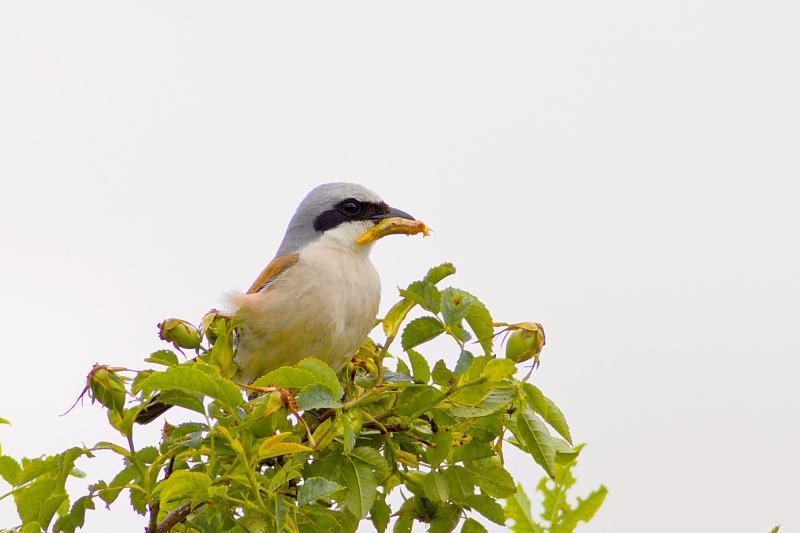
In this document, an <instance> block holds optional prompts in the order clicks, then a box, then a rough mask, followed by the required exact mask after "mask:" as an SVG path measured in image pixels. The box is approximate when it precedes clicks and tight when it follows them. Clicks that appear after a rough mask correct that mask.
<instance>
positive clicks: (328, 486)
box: [297, 477, 344, 505]
mask: <svg viewBox="0 0 800 533" xmlns="http://www.w3.org/2000/svg"><path fill="white" fill-rule="evenodd" d="M343 488H344V487H342V486H341V485H339V484H338V483H336V482H334V481H331V480H329V479H325V478H323V477H310V478H308V479H306V480H305V481H304V482H303V484H302V485H301V486H300V491H299V492H298V493H297V503H299V504H300V505H303V504H304V503H311V502H315V501H317V500H319V499H320V498H324V497H325V496H328V495H329V494H331V493H333V492H336V491H337V490H341V489H343Z"/></svg>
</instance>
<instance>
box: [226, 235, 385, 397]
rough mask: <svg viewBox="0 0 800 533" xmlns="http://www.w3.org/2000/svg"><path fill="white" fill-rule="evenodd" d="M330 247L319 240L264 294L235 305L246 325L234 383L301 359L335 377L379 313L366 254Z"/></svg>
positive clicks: (240, 299) (239, 300)
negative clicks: (322, 364)
mask: <svg viewBox="0 0 800 533" xmlns="http://www.w3.org/2000/svg"><path fill="white" fill-rule="evenodd" d="M362 233H363V231H362ZM326 235H327V233H326ZM331 244H333V243H330V242H325V241H324V240H323V239H321V240H320V241H318V243H315V244H312V245H310V246H308V247H307V248H306V249H304V250H303V251H301V253H300V259H299V261H298V262H297V264H296V265H294V266H293V267H291V268H290V269H289V270H288V271H287V272H286V273H285V274H283V275H281V276H280V277H279V278H277V279H276V280H275V281H274V282H272V283H271V284H270V286H269V288H268V289H267V290H264V291H262V292H260V293H255V294H248V295H240V296H238V297H236V298H234V302H235V303H236V304H237V307H239V308H240V313H241V316H243V317H244V318H245V323H244V325H243V326H242V327H241V328H240V335H239V347H238V356H237V363H238V364H239V367H240V377H239V381H241V382H243V383H250V382H252V381H253V380H255V379H256V378H258V377H259V376H261V375H263V374H266V373H268V372H270V371H272V370H274V369H276V368H279V367H281V366H285V365H292V364H294V363H296V362H297V361H299V360H300V359H303V358H305V357H316V358H318V359H321V360H323V361H325V362H326V363H328V364H329V365H330V366H331V368H333V370H334V371H336V372H338V371H339V370H341V369H342V368H343V367H344V365H346V364H347V362H348V361H349V360H350V359H351V358H352V357H353V354H354V353H355V351H356V350H357V349H358V347H359V346H360V345H361V343H362V342H363V341H364V339H365V338H366V336H367V334H368V333H369V332H370V330H371V329H372V327H373V324H374V322H375V316H376V314H377V313H378V304H379V303H380V293H381V285H380V278H379V276H378V272H377V271H376V270H375V267H374V266H373V264H372V262H371V261H370V260H369V248H368V247H363V248H358V249H355V248H353V247H349V246H331Z"/></svg>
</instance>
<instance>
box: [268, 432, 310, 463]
mask: <svg viewBox="0 0 800 533" xmlns="http://www.w3.org/2000/svg"><path fill="white" fill-rule="evenodd" d="M291 435H292V434H291V433H278V434H277V435H272V436H270V437H267V438H266V439H264V440H263V441H262V442H261V446H259V447H258V459H259V460H261V461H263V460H264V459H269V458H270V457H279V456H281V455H286V454H289V453H297V452H310V451H312V450H311V448H309V447H308V446H303V445H302V444H300V443H297V442H283V441H284V440H285V439H286V438H288V437H291Z"/></svg>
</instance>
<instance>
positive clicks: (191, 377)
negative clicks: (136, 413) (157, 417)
mask: <svg viewBox="0 0 800 533" xmlns="http://www.w3.org/2000/svg"><path fill="white" fill-rule="evenodd" d="M197 366H204V365H197ZM139 389H141V390H161V391H165V390H183V391H189V392H196V393H198V394H202V395H204V396H208V397H210V398H214V399H215V400H218V401H219V402H220V403H221V404H222V405H224V406H225V407H226V408H228V409H230V410H234V409H236V407H238V406H239V405H241V403H242V402H243V398H242V392H241V390H240V389H239V387H237V386H236V385H235V384H234V383H233V382H231V381H227V380H224V379H220V378H212V377H209V376H208V374H206V373H205V372H204V371H202V370H199V369H198V368H195V367H191V366H186V365H180V366H176V367H172V368H169V369H167V370H166V371H165V372H158V373H155V374H152V375H150V376H149V377H148V378H146V379H144V380H142V382H141V383H139Z"/></svg>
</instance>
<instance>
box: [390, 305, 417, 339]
mask: <svg viewBox="0 0 800 533" xmlns="http://www.w3.org/2000/svg"><path fill="white" fill-rule="evenodd" d="M412 307H414V302H413V301H411V300H409V299H408V298H403V299H402V300H400V301H399V302H397V303H396V304H394V306H393V307H392V308H391V309H389V312H388V313H386V316H385V317H384V318H383V333H384V334H385V335H387V336H390V335H393V334H394V333H396V332H397V330H398V328H399V327H400V324H401V323H402V322H403V320H404V319H405V318H406V315H407V314H408V312H409V311H410V310H411V308H412Z"/></svg>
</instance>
